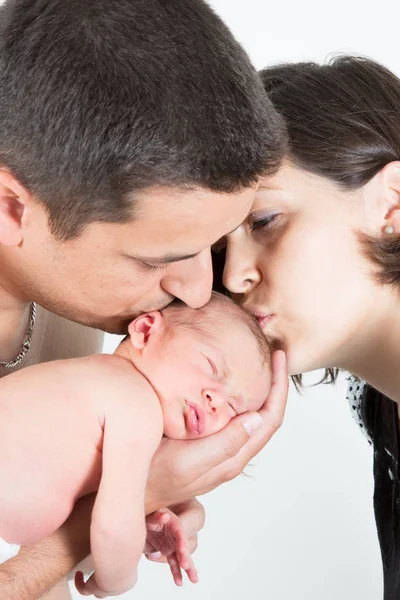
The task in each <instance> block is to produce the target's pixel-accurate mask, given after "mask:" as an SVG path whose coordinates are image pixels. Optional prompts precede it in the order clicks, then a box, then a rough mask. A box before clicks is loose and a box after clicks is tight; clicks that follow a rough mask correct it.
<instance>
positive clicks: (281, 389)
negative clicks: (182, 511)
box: [146, 350, 288, 513]
mask: <svg viewBox="0 0 400 600" xmlns="http://www.w3.org/2000/svg"><path fill="white" fill-rule="evenodd" d="M287 393H288V375H287V369H286V358H285V353H284V352H283V351H282V350H277V351H276V352H274V353H273V355H272V386H271V391H270V393H269V395H268V398H267V399H266V401H265V404H264V406H263V407H262V408H261V409H260V410H259V411H258V413H245V414H243V415H240V416H238V417H236V418H235V419H233V420H232V421H231V422H230V423H229V424H228V425H227V426H226V427H225V428H224V429H222V430H221V431H219V432H218V433H215V434H213V435H211V436H208V437H204V438H202V439H199V440H187V441H182V440H171V439H167V438H163V440H162V442H161V444H160V446H159V449H158V450H157V452H156V454H155V455H154V457H153V461H152V466H151V470H150V475H149V479H148V486H147V492H146V512H147V513H149V512H154V511H156V510H158V509H159V508H164V507H165V506H170V505H171V504H175V503H179V502H184V501H185V500H189V499H190V498H193V497H194V496H199V495H201V494H205V493H206V492H209V491H211V490H212V489H214V488H216V487H217V486H219V485H220V484H221V483H225V482H227V481H230V480H231V479H234V478H235V477H237V475H239V474H240V473H241V472H242V471H243V469H244V468H245V466H246V465H247V464H248V462H249V461H250V460H251V459H252V458H253V457H254V456H255V455H256V454H258V452H260V450H261V449H262V448H263V447H264V446H265V444H266V443H267V442H268V441H269V440H270V439H271V437H272V436H273V435H274V433H275V432H276V431H277V430H278V429H279V427H280V426H281V424H282V421H283V416H284V413H285V407H286V400H287Z"/></svg>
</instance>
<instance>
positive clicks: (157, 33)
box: [0, 0, 286, 600]
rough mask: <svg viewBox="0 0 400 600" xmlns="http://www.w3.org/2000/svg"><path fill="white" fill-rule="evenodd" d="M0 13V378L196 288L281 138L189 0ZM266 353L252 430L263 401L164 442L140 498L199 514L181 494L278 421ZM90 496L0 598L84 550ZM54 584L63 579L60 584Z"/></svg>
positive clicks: (22, 591) (26, 7)
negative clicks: (220, 423)
mask: <svg viewBox="0 0 400 600" xmlns="http://www.w3.org/2000/svg"><path fill="white" fill-rule="evenodd" d="M1 11H2V12H1V14H0V17H1V40H0V265H1V269H0V362H1V363H2V365H1V366H0V375H1V376H5V377H6V376H7V374H9V373H11V372H12V371H13V370H14V369H18V368H22V367H24V366H26V365H27V364H32V363H34V362H41V361H49V360H53V359H55V358H65V357H70V356H82V355H84V354H88V353H92V352H96V351H99V349H100V346H101V335H100V334H99V332H98V331H96V329H101V330H104V331H111V332H118V333H123V332H124V331H125V329H126V325H127V323H128V322H129V320H131V319H132V318H133V317H134V316H136V315H138V314H140V313H141V312H142V311H150V310H154V309H161V308H163V307H164V306H166V305H167V304H168V303H169V302H171V301H172V300H173V299H174V298H175V297H177V298H180V299H181V300H183V301H184V302H186V304H188V305H189V306H191V307H193V308H197V307H200V306H202V305H203V304H204V303H205V302H207V300H208V299H209V297H210V291H211V284H212V269H211V259H210V246H211V244H213V243H214V242H215V241H216V240H218V239H219V238H221V237H223V236H224V235H225V234H226V233H228V232H229V231H231V230H233V229H235V228H236V227H237V226H238V225H239V223H240V222H241V221H242V219H243V218H244V217H245V215H246V213H247V211H248V209H249V208H250V206H251V203H252V198H253V195H254V189H255V186H256V184H257V180H258V178H259V176H260V175H261V174H265V173H268V172H272V171H273V170H274V169H275V168H276V167H277V165H278V163H279V160H280V157H281V154H282V142H281V140H282V137H283V136H282V128H281V123H280V121H279V119H278V117H277V115H276V114H275V112H274V111H273V109H272V107H271V105H270V103H269V101H268V100H267V98H266V97H265V95H264V91H263V89H262V86H261V83H260V82H259V80H258V77H257V75H256V73H255V71H254V70H253V68H252V66H251V65H250V63H249V61H248V59H247V57H246V55H245V54H244V52H243V50H242V49H241V48H240V46H239V45H238V44H237V43H236V42H235V41H234V40H233V38H232V36H231V34H230V33H229V31H228V30H227V28H226V27H225V26H224V25H223V23H222V22H221V21H220V19H218V17H217V16H216V15H215V14H214V13H213V12H212V11H211V9H210V8H209V7H208V6H207V5H206V4H204V3H203V2H202V1H201V0H170V1H169V2H166V1H165V0H136V1H134V0H114V1H112V2H111V1H110V0H86V1H85V2H82V0H68V2H65V0H7V1H6V3H5V4H4V6H3V7H2V9H1ZM33 303H37V305H38V308H37V314H36V315H35V304H33ZM89 327H90V328H95V329H89ZM25 342H26V343H25ZM29 346H31V348H30V350H29V351H28V347H29ZM275 367H276V369H275V371H276V374H277V379H276V383H275V386H274V387H273V390H274V391H273V392H272V394H271V396H270V399H269V400H268V402H267V403H266V407H265V408H264V409H263V411H262V413H261V414H262V416H263V417H264V424H263V425H262V427H261V429H260V431H259V433H257V435H255V436H253V437H252V439H251V441H249V442H248V439H249V434H252V433H254V432H255V431H256V430H257V428H259V427H260V425H261V422H262V419H260V415H246V416H243V417H240V418H238V419H237V420H236V421H234V422H232V423H231V424H230V426H229V427H227V428H226V429H225V430H224V431H223V432H220V434H217V435H216V436H212V437H211V438H208V440H199V441H198V442H196V443H195V444H191V445H190V448H189V446H188V444H185V443H179V442H173V441H165V442H163V443H162V444H161V446H160V449H159V451H158V453H157V454H156V457H155V459H154V463H153V468H152V471H151V474H150V478H149V485H148V492H147V499H146V511H147V513H150V512H152V511H154V510H156V509H158V508H161V507H164V506H167V505H174V510H176V512H177V513H178V514H180V516H181V518H182V521H183V522H184V523H185V527H187V530H188V532H189V533H193V534H195V533H196V531H197V530H198V528H199V526H200V524H199V523H196V520H197V521H198V520H199V519H200V520H201V518H202V515H201V511H200V510H199V508H198V505H197V504H196V503H195V501H193V502H190V499H191V498H192V497H193V496H195V495H196V494H198V493H204V492H205V491H208V490H210V489H212V488H213V487H215V486H216V485H218V484H219V483H221V482H222V481H226V480H228V479H230V478H232V477H234V476H236V474H237V473H239V472H240V471H241V470H242V469H243V467H244V465H245V464H246V463H247V462H248V460H249V459H250V458H251V457H252V456H253V455H254V454H255V453H256V452H257V451H258V450H259V449H260V448H261V447H262V446H263V444H264V443H265V442H266V441H267V439H269V437H270V436H271V435H272V433H273V431H274V430H275V429H276V428H277V427H278V425H279V422H280V420H281V418H282V413H283V405H284V400H285V396H286V392H285V377H284V368H283V365H282V357H278V358H277V359H275ZM20 393H21V394H29V380H27V381H26V385H24V387H23V389H21V390H20ZM0 394H1V379H0ZM266 417H268V418H266ZM21 437H23V432H21ZM246 442H247V443H246ZM227 459H228V460H227ZM5 484H6V482H2V485H5ZM45 501H46V499H45V498H43V502H45ZM91 503H92V498H90V497H88V498H83V499H81V501H80V502H78V503H77V506H76V508H75V511H74V512H73V514H72V515H71V517H70V518H69V519H68V521H67V522H66V523H65V524H64V526H63V527H61V529H60V530H59V531H58V532H57V533H56V534H54V535H53V536H52V537H51V538H49V539H48V540H45V541H44V542H42V543H41V544H37V545H36V546H33V547H31V548H23V549H22V550H21V552H20V554H19V555H18V556H17V557H16V558H14V559H12V560H10V561H7V562H6V563H4V564H3V565H1V567H0V588H1V597H2V599H3V600H7V599H12V598H18V600H27V599H32V598H38V597H40V596H41V595H42V594H44V593H45V592H46V590H48V589H49V588H50V587H51V586H52V585H54V584H55V583H56V582H57V581H58V580H60V579H61V578H62V577H63V576H65V575H66V574H67V573H68V571H69V570H70V569H71V568H72V567H73V566H74V565H76V564H77V562H79V560H81V559H82V558H83V557H84V556H85V555H86V554H88V552H89V542H88V530H89V521H90V510H91V505H92V504H91ZM50 597H52V598H57V599H60V600H61V598H67V597H68V595H67V591H66V589H65V587H64V589H62V588H61V587H59V588H58V590H57V591H56V592H54V593H53V594H52V596H50V595H49V596H47V598H48V599H50Z"/></svg>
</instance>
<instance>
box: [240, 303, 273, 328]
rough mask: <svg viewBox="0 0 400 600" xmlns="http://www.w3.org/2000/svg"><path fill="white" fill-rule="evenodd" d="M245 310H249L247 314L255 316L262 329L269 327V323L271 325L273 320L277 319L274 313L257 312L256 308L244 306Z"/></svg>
mask: <svg viewBox="0 0 400 600" xmlns="http://www.w3.org/2000/svg"><path fill="white" fill-rule="evenodd" d="M244 308H245V309H246V310H247V312H249V313H250V314H251V315H253V317H254V318H255V320H256V321H257V323H258V324H259V326H260V327H261V329H264V327H266V326H267V325H268V323H270V322H271V321H272V319H273V318H274V317H275V315H274V314H273V313H269V314H266V313H263V312H261V311H260V310H257V309H256V308H254V307H252V306H244Z"/></svg>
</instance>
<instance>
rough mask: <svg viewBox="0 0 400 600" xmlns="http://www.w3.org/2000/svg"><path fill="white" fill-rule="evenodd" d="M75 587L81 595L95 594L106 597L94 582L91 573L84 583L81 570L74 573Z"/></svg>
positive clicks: (98, 596) (97, 596)
mask: <svg viewBox="0 0 400 600" xmlns="http://www.w3.org/2000/svg"><path fill="white" fill-rule="evenodd" d="M75 587H76V589H77V590H78V592H79V593H80V594H82V596H92V595H93V596H96V598H107V594H105V593H104V592H103V590H101V589H100V588H99V586H98V585H97V584H96V581H95V579H94V577H93V575H91V576H90V577H89V579H88V580H87V581H86V583H85V579H84V577H83V573H82V571H77V572H76V573H75Z"/></svg>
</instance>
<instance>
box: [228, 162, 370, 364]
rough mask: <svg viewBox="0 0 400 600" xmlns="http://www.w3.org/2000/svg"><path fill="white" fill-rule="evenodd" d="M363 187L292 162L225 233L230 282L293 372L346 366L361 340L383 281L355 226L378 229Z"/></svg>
mask: <svg viewBox="0 0 400 600" xmlns="http://www.w3.org/2000/svg"><path fill="white" fill-rule="evenodd" d="M364 192H365V188H361V190H358V191H356V192H348V191H341V190H338V188H337V186H335V185H334V184H333V183H332V182H330V181H329V180H327V179H325V178H320V177H317V176H314V175H311V174H309V173H306V172H304V171H301V170H299V169H297V168H294V167H292V166H290V165H289V164H285V165H284V166H283V167H282V168H281V170H280V171H279V173H278V174H277V175H275V176H274V177H271V178H269V179H266V180H263V181H262V182H261V185H260V188H259V190H258V192H257V194H256V198H255V201H254V204H253V206H252V208H251V210H250V213H249V215H248V217H247V219H246V221H244V222H243V223H242V225H241V226H240V227H239V228H238V229H236V230H235V231H234V232H232V233H231V234H229V235H228V236H227V237H226V239H225V242H226V263H225V270H224V276H223V281H224V285H225V286H226V287H227V288H228V289H229V290H230V291H231V292H233V293H234V295H235V298H236V299H238V300H239V302H240V303H241V304H243V305H244V306H245V307H246V308H248V309H250V311H252V312H253V313H254V314H255V315H256V316H257V317H258V321H259V323H260V325H261V326H262V328H263V331H264V333H265V335H266V337H267V338H268V339H269V340H270V341H271V342H272V344H273V345H274V346H276V347H283V348H284V349H285V350H286V352H287V359H288V367H289V372H290V373H291V374H295V373H302V372H306V371H310V370H313V369H317V368H323V367H332V366H338V367H344V368H346V355H348V353H350V352H355V351H356V348H357V345H359V344H360V343H361V344H362V340H363V336H364V335H365V331H366V329H368V323H369V321H371V318H370V317H371V315H372V314H373V313H372V312H371V311H373V310H374V303H375V296H376V293H377V290H378V287H379V286H378V285H377V284H376V283H375V282H374V279H373V277H372V265H371V263H370V262H369V261H368V259H367V258H366V257H365V256H364V255H363V253H362V249H361V245H360V242H359V240H358V238H357V233H356V232H357V231H363V232H365V233H374V234H376V231H375V224H374V223H373V220H371V214H370V211H369V209H368V210H367V209H366V201H365V193H364Z"/></svg>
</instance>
